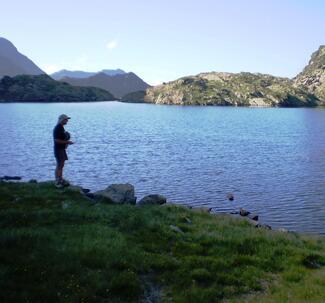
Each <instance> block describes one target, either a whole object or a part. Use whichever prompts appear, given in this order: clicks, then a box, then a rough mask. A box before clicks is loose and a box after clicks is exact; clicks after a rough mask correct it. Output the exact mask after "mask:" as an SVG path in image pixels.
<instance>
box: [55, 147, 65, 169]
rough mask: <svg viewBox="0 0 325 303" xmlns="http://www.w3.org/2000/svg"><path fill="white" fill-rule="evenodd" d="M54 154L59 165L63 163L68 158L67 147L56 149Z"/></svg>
mask: <svg viewBox="0 0 325 303" xmlns="http://www.w3.org/2000/svg"><path fill="white" fill-rule="evenodd" d="M54 156H55V159H56V163H57V164H58V165H60V164H63V163H64V161H66V160H68V156H67V152H66V151H65V149H54Z"/></svg>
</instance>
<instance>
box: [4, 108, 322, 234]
mask: <svg viewBox="0 0 325 303" xmlns="http://www.w3.org/2000/svg"><path fill="white" fill-rule="evenodd" d="M61 113H65V114H68V115H70V116H71V117H72V119H71V120H70V122H69V124H68V125H67V126H66V129H67V130H68V131H69V132H70V133H71V134H72V140H74V141H76V144H75V145H73V146H70V147H69V148H68V155H69V161H68V162H67V164H66V168H65V176H66V178H67V179H69V180H70V181H72V182H73V183H77V184H80V185H82V186H84V187H87V188H90V189H92V190H98V189H102V188H105V187H106V186H107V185H109V184H111V183H126V182H129V183H131V184H133V185H134V186H135V189H136V195H137V196H138V199H139V198H141V197H142V196H144V195H146V194H151V193H160V194H163V195H165V196H166V197H167V198H168V200H169V201H171V202H174V203H182V204H190V205H193V206H199V205H206V206H210V207H213V208H214V210H215V211H217V212H227V211H232V210H236V209H238V208H239V207H243V208H245V209H248V210H250V211H253V212H256V213H257V214H259V216H260V219H261V220H262V222H263V223H266V224H270V225H271V226H273V227H275V228H279V227H284V228H287V229H289V230H294V231H300V232H307V233H316V234H325V224H324V222H325V186H324V185H325V136H324V134H325V110H324V109H285V108H236V107H192V106H189V107H184V106H164V105H149V104H123V103H118V102H103V103H73V104H68V103H61V104H50V103H49V104H37V103H34V104H19V103H15V104H0V137H1V145H0V175H19V176H22V177H23V178H24V179H25V180H28V179H31V178H35V179H38V180H48V179H53V170H54V166H55V160H54V157H53V147H52V145H53V144H52V129H53V127H54V126H55V124H56V120H57V116H58V115H59V114H61ZM227 193H233V194H234V196H235V200H234V201H231V202H230V201H228V200H227V199H226V196H227Z"/></svg>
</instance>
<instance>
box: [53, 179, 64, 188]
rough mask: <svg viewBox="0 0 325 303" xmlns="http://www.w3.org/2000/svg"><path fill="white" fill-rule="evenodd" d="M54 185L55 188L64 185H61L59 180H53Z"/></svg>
mask: <svg viewBox="0 0 325 303" xmlns="http://www.w3.org/2000/svg"><path fill="white" fill-rule="evenodd" d="M54 186H55V187H56V188H59V189H61V188H63V187H64V185H63V184H62V183H61V182H60V181H55V184H54Z"/></svg>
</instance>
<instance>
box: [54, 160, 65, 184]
mask: <svg viewBox="0 0 325 303" xmlns="http://www.w3.org/2000/svg"><path fill="white" fill-rule="evenodd" d="M63 167H64V160H61V161H57V163H56V168H55V181H56V182H60V181H61V180H62V179H63V178H62V175H63Z"/></svg>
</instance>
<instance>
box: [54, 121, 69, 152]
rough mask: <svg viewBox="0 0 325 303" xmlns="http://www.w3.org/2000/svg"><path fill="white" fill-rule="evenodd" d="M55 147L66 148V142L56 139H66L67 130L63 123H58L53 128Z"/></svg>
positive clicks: (56, 148)
mask: <svg viewBox="0 0 325 303" xmlns="http://www.w3.org/2000/svg"><path fill="white" fill-rule="evenodd" d="M53 139H54V149H55V150H58V149H65V147H66V144H62V143H57V142H55V139H59V140H65V131H64V127H63V125H62V124H60V123H59V124H57V125H56V126H55V127H54V129H53Z"/></svg>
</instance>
